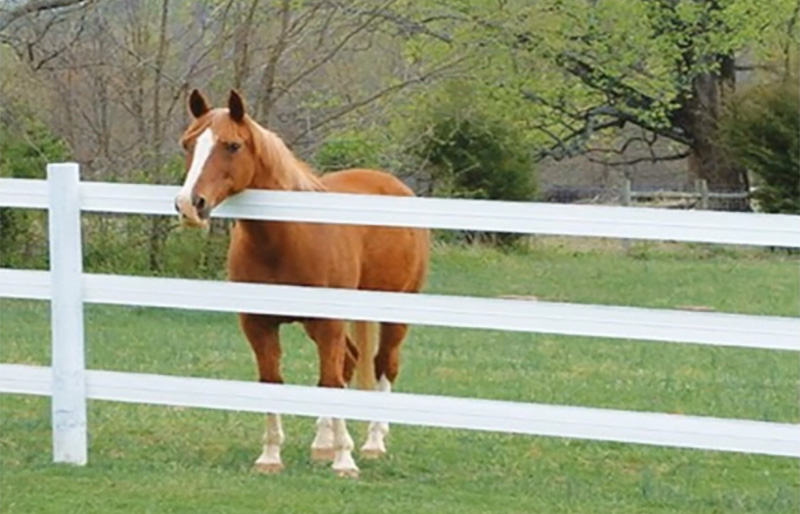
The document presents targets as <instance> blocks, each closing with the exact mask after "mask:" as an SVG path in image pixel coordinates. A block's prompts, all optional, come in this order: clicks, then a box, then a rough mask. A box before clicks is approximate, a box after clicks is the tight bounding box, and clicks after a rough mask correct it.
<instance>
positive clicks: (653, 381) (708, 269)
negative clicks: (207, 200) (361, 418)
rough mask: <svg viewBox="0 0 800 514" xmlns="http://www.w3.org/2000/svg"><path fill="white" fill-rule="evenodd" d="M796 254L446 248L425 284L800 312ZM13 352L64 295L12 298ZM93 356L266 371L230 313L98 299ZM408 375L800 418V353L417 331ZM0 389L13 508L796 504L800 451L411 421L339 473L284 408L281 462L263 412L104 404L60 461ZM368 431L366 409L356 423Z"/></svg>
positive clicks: (297, 359)
mask: <svg viewBox="0 0 800 514" xmlns="http://www.w3.org/2000/svg"><path fill="white" fill-rule="evenodd" d="M799 284H800V267H798V262H797V258H796V256H795V257H787V256H786V255H785V254H780V253H768V252H766V251H755V250H753V251H735V250H731V249H724V248H722V249H719V248H714V249H711V248H708V247H704V246H691V247H687V246H680V247H675V248H671V247H662V246H651V245H643V246H642V245H640V246H636V247H634V250H633V251H632V252H631V254H630V255H628V256H624V255H621V254H620V253H619V252H617V251H615V250H614V249H613V248H602V247H598V246H592V247H591V248H580V247H577V246H575V245H573V244H562V243H559V242H558V240H556V242H550V243H547V244H544V243H540V244H538V245H535V246H534V247H533V248H532V249H531V250H530V251H527V252H511V253H500V252H497V251H492V250H486V249H468V248H467V249H465V248H458V247H450V246H443V247H439V248H438V249H437V250H436V252H435V256H434V265H433V273H432V276H431V280H430V285H429V287H428V291H430V292H437V293H445V294H470V295H482V296H495V295H533V296H536V297H538V298H540V299H542V300H554V301H569V302H584V303H603V304H618V305H637V306H648V307H663V308H674V307H676V306H684V305H704V306H709V307H712V308H715V309H717V310H720V311H726V312H738V313H752V314H772V315H782V316H797V315H798V313H799V312H800V286H799ZM0 307H2V319H1V321H0V322H1V323H2V324H1V325H0V330H2V333H0V343H1V344H2V346H0V361H2V362H14V363H26V364H47V363H48V361H49V327H48V322H49V321H48V306H47V304H45V303H42V302H27V301H3V302H2V303H0ZM86 324H87V328H86V334H87V351H88V354H87V359H88V364H89V366H90V367H91V368H95V369H110V370H125V371H140V372H150V373H165V374H178V375H187V376H203V377H213V378H225V379H244V380H250V379H252V378H253V377H254V376H255V369H254V365H253V362H252V359H251V356H250V352H249V349H248V347H247V345H246V343H245V342H244V340H243V338H242V336H241V335H240V333H239V331H238V328H237V326H236V323H235V318H234V317H233V316H232V315H228V314H210V313H198V312H189V311H167V310H156V309H142V308H122V307H110V306H90V307H88V308H87V311H86ZM284 340H285V344H284V355H285V356H284V363H285V364H284V369H285V373H284V375H285V377H286V379H287V380H288V381H290V382H293V383H306V384H310V383H313V382H315V380H316V376H315V374H316V369H317V368H316V366H317V363H316V355H315V349H314V347H313V345H312V344H311V343H310V342H308V341H307V340H305V339H303V338H302V337H301V334H300V331H299V329H298V328H296V327H288V328H287V329H285V331H284ZM403 357H404V367H403V370H402V373H401V379H400V382H399V385H398V389H400V390H402V391H407V392H417V393H432V394H433V393H435V394H447V395H453V396H476V397H483V398H498V399H507V400H520V401H535V402H544V403H559V404H572V405H585V406H594V407H611V408H623V409H629V410H647V411H663V412H675V413H686V414H697V415H710V416H719V417H735V418H748V419H756V420H768V421H779V422H794V423H796V422H798V420H800V413H799V412H798V409H799V408H798V384H799V383H800V366H798V364H799V363H800V359H799V358H798V355H797V354H795V353H790V352H772V351H759V350H743V349H733V348H708V347H701V346H694V345H672V344H666V343H664V344H662V343H643V342H633V341H618V340H601V339H592V338H573V337H561V336H550V335H542V334H519V333H502V332H491V331H470V330H456V329H445V328H433V327H415V328H414V329H413V331H412V334H411V337H410V339H409V341H408V343H407V345H406V347H405V351H404V354H403ZM0 400H1V401H2V404H0V408H2V413H1V415H0V443H1V445H2V446H1V447H0V450H1V453H0V459H2V460H1V461H0V462H1V463H2V468H1V471H0V511H2V512H3V513H9V514H10V513H20V514H22V513H25V514H27V513H51V512H52V513H72V512H74V513H94V512H97V513H101V512H102V513H118V512H119V513H122V512H126V513H127V512H152V513H195V512H215V513H216V512H219V513H245V512H247V513H249V512H325V513H329V512H365V513H372V514H374V513H376V512H381V513H383V512H389V513H393V512H414V513H424V512H459V513H483V512H504V513H517V512H518V513H532V512H543V513H553V512H570V513H572V512H575V513H600V512H613V513H640V512H656V513H666V512H675V513H678V512H680V513H686V512H692V513H694V512H696V513H716V512H719V513H722V512H725V513H727V512H737V513H748V514H751V513H784V512H785V513H796V512H798V510H800V483H799V482H800V463H799V462H798V461H797V460H793V459H786V458H774V457H764V456H748V455H739V454H729V453H719V452H704V451H693V450H679V449H669V448H656V447H648V446H640V445H626V444H617V443H599V442H586V441H577V440H566V439H558V438H543V437H528V436H510V435H502V434H494V433H477V432H466V431H456V430H443V429H428V428H419V427H411V426H399V425H395V426H393V428H392V434H391V436H390V439H389V441H388V443H389V451H390V456H389V457H388V458H387V459H384V460H381V461H360V462H359V464H360V466H361V468H362V473H361V478H360V479H359V480H357V481H351V480H343V479H337V478H335V477H334V476H332V474H331V473H330V472H329V470H328V469H327V467H326V466H322V465H317V464H313V463H311V462H310V461H309V452H308V446H309V444H310V442H311V438H312V437H313V420H311V419H308V418H296V417H288V418H287V419H286V421H285V426H284V428H285V430H286V433H287V443H286V445H285V448H284V461H285V463H286V465H287V470H286V471H285V472H284V473H283V474H282V475H279V476H262V475H258V474H256V473H254V472H252V471H251V469H250V467H251V464H252V462H253V460H254V459H255V457H256V456H257V454H258V452H259V445H260V436H261V431H262V425H263V422H262V417H261V416H260V415H256V414H248V413H237V412H216V411H204V410H192V409H180V408H167V407H156V406H136V405H124V404H115V403H106V402H92V403H90V413H89V422H90V438H91V441H90V454H89V458H90V463H89V465H88V466H87V467H85V468H78V469H76V468H71V467H64V466H54V465H52V464H51V462H50V460H51V453H50V444H51V443H50V436H51V434H50V426H49V403H48V400H47V399H45V398H34V397H24V396H15V395H3V396H2V397H1V398H0ZM350 428H351V432H352V433H353V434H354V436H356V435H357V444H360V443H361V442H362V441H363V437H364V432H365V425H364V424H363V423H351V425H350Z"/></svg>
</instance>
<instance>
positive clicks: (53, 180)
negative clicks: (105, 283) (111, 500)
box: [47, 162, 87, 465]
mask: <svg viewBox="0 0 800 514" xmlns="http://www.w3.org/2000/svg"><path fill="white" fill-rule="evenodd" d="M47 181H48V196H49V211H48V230H49V233H50V278H51V287H52V301H51V320H50V321H51V330H52V344H53V347H52V361H53V362H52V369H53V382H52V384H53V391H52V394H53V400H52V413H53V420H52V421H53V461H54V462H65V463H69V464H76V465H84V464H86V460H87V438H86V369H85V368H86V366H85V357H84V350H83V291H82V286H81V282H82V277H81V274H82V272H83V249H82V247H81V210H80V198H79V184H80V172H79V167H78V164H76V163H73V162H70V163H61V164H48V165H47Z"/></svg>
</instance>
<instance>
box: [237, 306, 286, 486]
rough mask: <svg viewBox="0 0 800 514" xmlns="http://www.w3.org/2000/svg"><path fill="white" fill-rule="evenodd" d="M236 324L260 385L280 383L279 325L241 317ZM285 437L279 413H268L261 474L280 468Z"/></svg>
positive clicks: (259, 463) (258, 461)
mask: <svg viewBox="0 0 800 514" xmlns="http://www.w3.org/2000/svg"><path fill="white" fill-rule="evenodd" d="M239 323H240V324H241V327H242V330H243V331H244V333H245V336H247V340H248V341H249V342H250V346H251V347H252V348H253V353H255V356H256V363H257V364H258V376H259V380H260V381H261V382H265V383H271V384H282V383H283V377H282V376H281V369H280V360H281V346H280V340H279V337H278V325H277V324H275V323H274V322H272V321H271V320H270V319H268V318H265V317H264V316H259V315H255V314H240V315H239ZM283 440H284V436H283V429H282V427H281V417H280V415H279V414H271V413H270V414H267V418H266V429H265V431H264V438H263V444H264V446H263V449H262V452H261V455H260V456H259V457H258V459H256V462H255V468H256V470H257V471H260V472H262V473H276V472H278V471H281V470H282V469H283V462H282V461H281V445H282V444H283Z"/></svg>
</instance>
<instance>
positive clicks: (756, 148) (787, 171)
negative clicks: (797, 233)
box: [720, 75, 800, 214]
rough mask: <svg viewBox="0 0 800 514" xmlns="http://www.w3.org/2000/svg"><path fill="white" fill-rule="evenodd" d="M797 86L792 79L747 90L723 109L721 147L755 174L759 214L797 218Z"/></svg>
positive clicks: (799, 110)
mask: <svg viewBox="0 0 800 514" xmlns="http://www.w3.org/2000/svg"><path fill="white" fill-rule="evenodd" d="M798 115H800V81H798V77H797V76H796V75H795V76H793V77H789V78H787V79H786V80H784V81H782V82H777V83H773V84H769V85H764V86H760V87H754V88H751V89H748V90H746V91H745V92H743V93H742V94H739V95H736V96H735V97H734V99H733V101H732V102H731V103H730V105H729V106H728V109H727V112H726V113H725V116H723V119H722V122H721V126H720V137H721V140H722V143H723V145H724V146H725V148H727V150H728V152H729V153H730V155H731V156H732V158H733V159H734V160H736V161H737V162H738V163H739V164H741V165H742V166H744V167H746V168H747V169H748V170H750V172H751V173H753V175H754V179H755V185H756V188H755V191H754V193H753V198H754V200H756V201H757V202H758V204H759V207H760V210H763V211H765V212H773V213H791V214H800V118H798Z"/></svg>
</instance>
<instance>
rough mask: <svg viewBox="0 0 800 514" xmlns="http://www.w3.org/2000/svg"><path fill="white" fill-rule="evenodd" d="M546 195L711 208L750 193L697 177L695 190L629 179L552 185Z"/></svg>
mask: <svg viewBox="0 0 800 514" xmlns="http://www.w3.org/2000/svg"><path fill="white" fill-rule="evenodd" d="M545 197H546V198H548V199H549V201H552V202H555V203H582V204H587V203H590V204H602V205H610V204H618V205H622V206H624V207H631V206H636V205H639V206H647V207H664V208H672V209H699V210H708V209H709V208H712V204H713V201H716V202H717V203H718V202H721V201H728V202H731V201H741V200H749V199H750V198H751V194H750V193H749V192H747V191H744V192H723V191H710V190H709V187H708V181H706V180H697V181H695V184H694V191H674V190H671V189H664V188H657V189H634V187H633V183H632V181H631V180H629V179H625V180H623V181H622V182H621V184H620V186H619V187H613V186H598V187H592V186H551V187H550V188H549V189H546V190H545Z"/></svg>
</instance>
